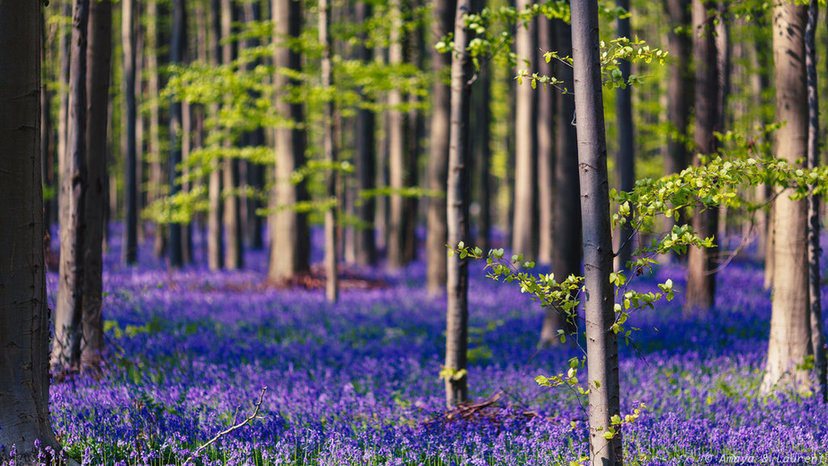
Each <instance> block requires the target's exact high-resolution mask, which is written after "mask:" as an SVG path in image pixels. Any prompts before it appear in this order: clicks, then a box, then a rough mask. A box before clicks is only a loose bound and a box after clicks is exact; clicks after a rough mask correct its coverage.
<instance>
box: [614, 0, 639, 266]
mask: <svg viewBox="0 0 828 466" xmlns="http://www.w3.org/2000/svg"><path fill="white" fill-rule="evenodd" d="M616 5H617V6H618V7H620V8H623V9H625V10H627V11H629V9H630V0H619V1H618V2H616ZM617 21H618V37H628V38H629V37H630V36H631V35H632V34H631V33H630V18H629V16H628V17H626V18H621V17H619V18H618V19H617ZM618 68H619V70H620V71H621V77H622V79H624V81H625V82H626V81H628V80H629V78H630V68H631V67H630V62H629V61H628V60H621V63H619V64H618ZM615 120H616V121H617V123H618V157H617V158H616V162H615V167H616V171H617V173H618V181H619V182H618V187H619V189H620V190H621V191H632V189H633V186H634V185H635V153H634V151H635V146H634V144H633V142H634V141H633V134H634V131H633V113H632V86H629V85H627V86H625V87H623V88H619V89H617V90H616V94H615ZM633 235H634V232H633V229H632V226H631V225H629V224H625V225H624V226H623V227H621V229H620V231H619V232H618V242H617V243H618V250H617V252H616V254H617V255H616V266H615V268H616V269H620V270H624V269H626V268H627V262H629V261H630V259H631V258H632V251H633Z"/></svg>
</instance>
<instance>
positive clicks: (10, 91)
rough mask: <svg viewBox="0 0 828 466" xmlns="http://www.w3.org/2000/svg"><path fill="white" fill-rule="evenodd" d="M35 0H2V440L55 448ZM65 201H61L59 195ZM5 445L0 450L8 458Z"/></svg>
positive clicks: (28, 458)
mask: <svg viewBox="0 0 828 466" xmlns="http://www.w3.org/2000/svg"><path fill="white" fill-rule="evenodd" d="M41 8H42V5H41V2H38V1H13V2H10V1H6V2H0V44H3V45H2V46H0V64H2V69H3V72H2V73H0V108H2V109H3V112H2V113H0V147H2V148H3V149H2V150H3V157H2V159H1V160H0V243H2V244H3V245H4V248H6V249H5V250H6V251H7V253H6V254H0V282H2V283H3V286H2V287H0V329H3V331H2V332H0V347H2V348H3V351H2V352H0V373H2V374H3V376H2V377H0V425H2V426H3V428H2V429H0V445H7V446H11V445H15V448H16V452H17V454H16V457H15V458H14V460H13V461H15V463H16V464H23V465H29V464H37V463H38V451H37V448H35V442H36V441H38V440H39V442H40V445H41V448H46V447H51V448H53V449H54V450H55V451H59V450H60V448H61V447H60V444H59V443H58V441H57V440H56V439H55V434H54V432H53V431H52V426H51V423H50V421H49V359H48V354H49V309H48V308H47V304H46V274H45V272H46V267H45V262H44V256H43V238H44V234H45V228H44V224H43V191H42V189H41V180H40V169H41V167H40V153H39V150H40V148H39V147H38V141H39V131H40V128H39V126H40V122H39V118H40V115H39V113H38V98H39V91H40V60H39V57H40V47H41V43H40V27H41V24H40V21H41ZM64 199H67V198H64ZM10 450H11V449H10V448H8V447H7V448H6V449H5V450H4V451H3V452H0V463H4V464H5V463H6V462H7V461H10V460H11V458H10V457H9V456H8V455H9V453H10Z"/></svg>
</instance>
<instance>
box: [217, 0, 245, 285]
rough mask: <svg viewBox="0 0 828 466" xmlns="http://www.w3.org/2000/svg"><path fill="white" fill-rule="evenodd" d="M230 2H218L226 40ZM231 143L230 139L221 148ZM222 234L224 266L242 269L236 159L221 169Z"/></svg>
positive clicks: (229, 46)
mask: <svg viewBox="0 0 828 466" xmlns="http://www.w3.org/2000/svg"><path fill="white" fill-rule="evenodd" d="M233 10H234V8H233V3H232V2H231V1H230V0H221V36H222V37H224V38H230V37H231V35H232V34H233ZM233 44H234V43H233V42H232V41H229V40H228V41H227V42H225V43H224V45H223V47H222V62H224V63H225V64H227V65H229V64H230V63H232V62H233V60H234V59H235V55H236V54H235V50H234V47H233ZM230 144H232V141H231V140H230V136H229V135H228V139H227V140H225V145H226V146H229V145H230ZM222 174H223V176H224V180H223V181H224V183H223V184H224V209H223V210H224V212H223V214H224V215H223V216H224V218H223V221H224V234H225V237H226V238H227V244H226V246H225V248H224V265H225V267H227V268H228V269H230V270H236V269H240V268H242V267H244V248H243V245H242V223H241V204H240V202H241V201H240V199H239V196H238V194H237V193H236V190H237V188H238V187H239V159H237V158H225V159H224V170H223V172H222Z"/></svg>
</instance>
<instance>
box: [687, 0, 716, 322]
mask: <svg viewBox="0 0 828 466" xmlns="http://www.w3.org/2000/svg"><path fill="white" fill-rule="evenodd" d="M715 11H716V2H715V1H710V0H693V57H694V60H695V67H696V86H695V88H696V98H695V107H696V129H695V134H694V142H695V147H696V153H697V155H695V156H694V157H693V165H699V164H700V163H701V160H700V158H699V156H698V154H713V153H715V152H716V149H717V146H718V143H717V141H716V136H715V135H714V133H715V132H716V131H719V130H720V128H721V119H720V118H719V116H720V115H719V111H718V110H719V98H720V94H719V77H718V66H717V63H718V54H717V52H716V36H715V19H716V15H715ZM711 12H712V13H711ZM718 223H719V214H718V211H717V209H715V208H707V209H705V210H700V209H697V210H696V212H695V213H694V214H693V220H692V225H693V229H694V230H695V231H696V233H698V234H699V236H701V237H702V238H707V237H712V236H716V235H717V233H718ZM718 240H721V238H719V239H718ZM717 253H718V249H717V248H709V249H708V248H697V247H691V248H690V251H689V254H688V259H687V292H686V295H685V296H686V298H685V301H684V309H685V313H692V312H694V311H707V310H708V309H710V308H711V307H713V304H714V300H715V296H716V273H715V268H716V260H715V256H716V254H717Z"/></svg>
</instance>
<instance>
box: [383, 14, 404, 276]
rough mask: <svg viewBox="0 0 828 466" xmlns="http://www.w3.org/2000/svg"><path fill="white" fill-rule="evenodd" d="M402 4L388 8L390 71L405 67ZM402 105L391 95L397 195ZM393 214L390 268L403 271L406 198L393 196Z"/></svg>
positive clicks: (391, 160) (397, 94)
mask: <svg viewBox="0 0 828 466" xmlns="http://www.w3.org/2000/svg"><path fill="white" fill-rule="evenodd" d="M401 3H402V2H401V1H400V0H391V2H390V4H389V8H391V9H392V10H393V11H395V12H396V13H395V14H394V17H395V19H394V21H395V24H394V25H392V27H391V37H390V39H389V41H390V45H389V47H388V64H389V65H390V66H391V67H395V66H401V65H402V63H403V60H404V58H403V43H402V42H403V35H402V32H403V25H402V18H401V15H402V5H401ZM402 105H403V94H402V91H400V90H399V89H396V88H395V89H392V90H391V91H389V92H388V106H389V110H388V117H387V119H388V174H389V181H390V185H391V189H393V190H395V191H398V190H402V189H403V188H404V187H405V175H406V167H407V164H406V150H405V149H406V147H405V127H406V114H405V113H403V112H402V110H400V106H402ZM389 203H390V211H389V217H388V250H387V254H388V266H389V267H391V268H400V267H403V266H404V265H405V264H406V262H407V261H406V259H405V223H406V218H405V215H406V212H405V198H403V196H402V195H401V194H399V193H394V194H391V196H390V199H389Z"/></svg>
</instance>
